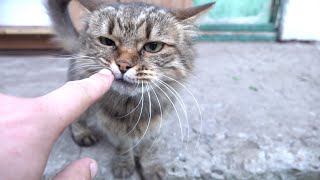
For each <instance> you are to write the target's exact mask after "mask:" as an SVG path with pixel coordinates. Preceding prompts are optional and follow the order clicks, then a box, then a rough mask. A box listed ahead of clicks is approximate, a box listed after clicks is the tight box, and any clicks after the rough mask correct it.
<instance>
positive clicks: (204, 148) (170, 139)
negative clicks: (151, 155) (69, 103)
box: [0, 43, 320, 180]
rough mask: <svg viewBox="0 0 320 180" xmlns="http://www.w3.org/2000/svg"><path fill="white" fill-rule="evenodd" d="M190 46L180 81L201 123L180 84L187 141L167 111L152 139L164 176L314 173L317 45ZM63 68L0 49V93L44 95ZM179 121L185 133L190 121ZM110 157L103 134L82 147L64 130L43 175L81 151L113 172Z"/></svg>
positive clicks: (319, 144) (319, 106)
mask: <svg viewBox="0 0 320 180" xmlns="http://www.w3.org/2000/svg"><path fill="white" fill-rule="evenodd" d="M196 47H197V50H198V58H197V61H196V70H195V72H194V74H193V75H192V77H191V78H190V81H189V83H188V84H187V87H188V88H189V89H190V91H191V92H192V93H193V94H194V96H195V97H196V99H197V100H198V102H199V105H200V108H201V110H202V115H203V128H202V131H201V126H200V124H201V123H200V120H199V116H198V114H199V113H198V111H197V106H196V103H195V102H194V101H193V98H192V96H190V95H189V94H188V91H187V90H182V91H181V94H182V97H183V100H184V101H185V103H186V106H187V110H188V117H189V124H190V134H189V141H188V142H187V141H186V139H187V136H185V138H184V139H185V140H184V142H182V140H181V134H180V128H179V122H178V121H177V116H176V115H175V114H174V113H172V115H171V116H170V118H169V119H168V120H167V123H166V124H167V126H166V127H163V129H162V130H161V132H162V136H161V138H160V139H159V141H157V144H158V145H159V146H160V147H161V148H160V151H161V152H162V159H163V160H165V161H166V162H167V163H166V167H167V169H168V174H169V176H168V179H174V180H175V179H208V180H211V179H228V180H229V179H230V180H238V179H239V180H240V179H241V180H244V179H251V180H260V179H263V180H264V179H266V180H282V179H284V180H318V179H320V141H319V136H320V48H319V46H317V45H316V44H300V43H288V44H277V43H198V44H197V46H196ZM2 53H3V52H2ZM20 54H23V53H20ZM66 69H67V61H64V60H61V59H59V58H58V59H57V58H54V57H53V56H52V54H51V55H16V56H7V55H2V56H0V78H1V81H0V92H2V93H7V94H11V95H16V96H24V97H34V96H39V95H42V94H45V93H47V92H49V91H51V90H53V89H55V88H57V87H59V86H61V85H62V84H63V83H64V82H65V79H66V78H65V75H66ZM176 105H177V106H179V104H178V103H176ZM182 115H183V114H182ZM182 115H181V117H183V116H182ZM182 121H183V122H182V123H183V130H184V133H185V135H186V134H187V133H186V132H187V127H188V126H187V121H186V120H185V119H184V118H182ZM200 133H201V139H200V143H199V145H197V140H198V137H199V134H200ZM112 154H113V147H112V146H111V145H110V144H108V142H107V140H102V141H101V142H100V143H98V144H97V145H95V146H93V147H89V148H80V147H78V146H77V145H76V144H75V143H73V141H72V139H71V137H70V132H69V130H66V131H65V132H64V134H63V135H62V136H61V138H60V139H59V141H58V142H57V143H56V144H55V147H54V149H53V151H52V153H51V156H50V160H49V162H48V164H47V168H46V170H45V173H44V179H50V177H52V176H53V175H54V174H55V173H56V172H57V171H58V170H59V169H61V168H62V167H64V166H65V165H66V164H67V163H69V162H70V161H73V160H75V159H78V158H81V157H92V158H95V159H96V160H98V163H99V165H100V171H99V174H98V177H97V178H96V179H108V180H109V179H113V178H112V176H111V173H110V159H111V157H112ZM131 179H139V178H136V176H135V177H133V178H131Z"/></svg>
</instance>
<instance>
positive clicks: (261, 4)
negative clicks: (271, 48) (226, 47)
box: [193, 0, 273, 24]
mask: <svg viewBox="0 0 320 180" xmlns="http://www.w3.org/2000/svg"><path fill="white" fill-rule="evenodd" d="M208 2H212V0H194V1H193V3H194V5H201V4H204V3H208ZM272 4H273V3H272V0H216V5H215V7H214V9H212V10H211V11H210V12H209V13H208V15H207V16H206V17H204V18H203V19H202V20H201V21H200V23H201V24H267V23H269V22H270V20H271V14H272Z"/></svg>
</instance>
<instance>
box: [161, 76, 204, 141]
mask: <svg viewBox="0 0 320 180" xmlns="http://www.w3.org/2000/svg"><path fill="white" fill-rule="evenodd" d="M160 76H163V77H166V78H168V79H170V80H172V81H174V82H176V83H178V84H179V85H180V86H182V87H183V88H185V89H186V90H187V91H188V93H189V94H190V95H191V96H192V98H193V100H194V102H195V103H196V106H197V108H198V111H199V116H200V130H199V137H198V140H197V143H196V147H199V145H200V139H201V134H202V129H203V118H202V112H201V108H200V105H199V103H198V101H197V99H196V98H195V96H194V95H193V93H192V92H191V91H190V90H189V88H187V87H186V86H185V85H183V84H182V83H181V82H180V81H178V80H176V79H174V78H172V77H169V76H166V75H164V74H160Z"/></svg>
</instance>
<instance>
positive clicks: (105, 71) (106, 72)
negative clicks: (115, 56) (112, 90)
mask: <svg viewBox="0 0 320 180" xmlns="http://www.w3.org/2000/svg"><path fill="white" fill-rule="evenodd" d="M99 73H100V74H104V75H111V74H112V72H111V71H110V70H109V69H102V70H101V71H99Z"/></svg>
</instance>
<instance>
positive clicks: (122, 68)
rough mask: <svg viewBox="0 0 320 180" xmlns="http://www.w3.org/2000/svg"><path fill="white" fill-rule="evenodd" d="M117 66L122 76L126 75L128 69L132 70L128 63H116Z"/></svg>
mask: <svg viewBox="0 0 320 180" xmlns="http://www.w3.org/2000/svg"><path fill="white" fill-rule="evenodd" d="M117 65H118V67H119V70H120V72H121V73H122V74H124V73H126V72H127V71H128V70H129V69H130V68H132V66H131V65H130V64H129V63H125V62H118V63H117Z"/></svg>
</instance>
